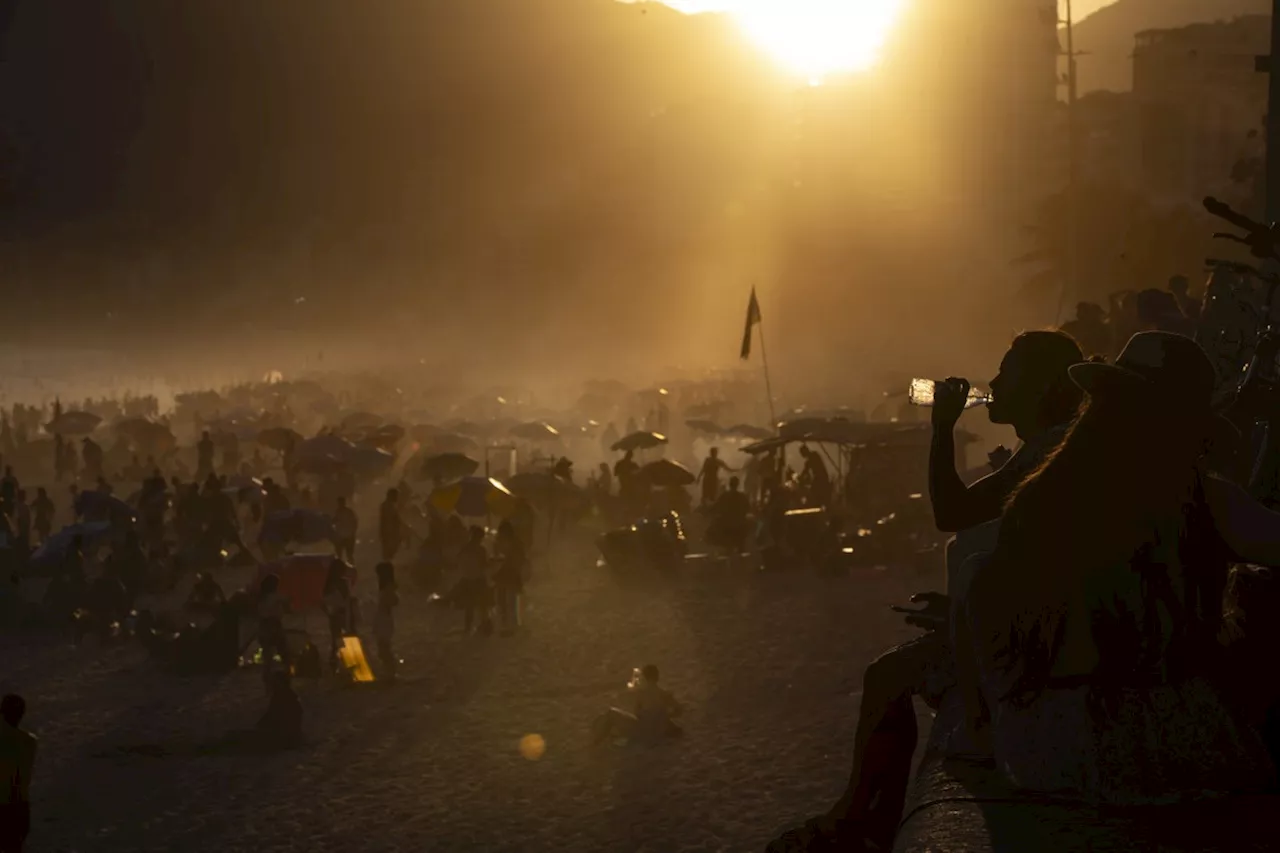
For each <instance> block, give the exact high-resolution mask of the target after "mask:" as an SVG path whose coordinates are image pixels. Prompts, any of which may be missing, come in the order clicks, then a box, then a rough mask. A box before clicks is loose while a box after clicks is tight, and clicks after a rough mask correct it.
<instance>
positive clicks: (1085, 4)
mask: <svg viewBox="0 0 1280 853" xmlns="http://www.w3.org/2000/svg"><path fill="white" fill-rule="evenodd" d="M662 2H664V3H666V5H668V6H674V7H675V8H677V9H682V10H684V11H686V12H716V11H726V10H735V9H743V8H745V7H752V8H759V7H768V8H770V9H771V10H772V9H776V10H779V11H781V10H783V9H784V8H787V9H792V8H796V7H800V6H804V5H805V3H804V2H803V0H662ZM836 2H840V3H841V5H848V6H877V5H884V4H885V2H886V0H836ZM889 2H892V0H889ZM1113 2H1114V0H1073V2H1072V4H1071V7H1072V9H1071V11H1072V14H1073V15H1075V17H1076V18H1077V19H1079V18H1083V17H1085V16H1086V15H1090V14H1092V13H1094V12H1096V11H1097V10H1098V9H1101V8H1102V7H1103V6H1109V5H1110V4H1111V3H1113ZM811 5H812V4H811ZM819 5H821V4H819ZM827 5H832V6H834V5H835V3H829V4H827ZM1058 5H1059V7H1060V8H1061V9H1062V10H1063V13H1064V14H1065V12H1066V0H1058Z"/></svg>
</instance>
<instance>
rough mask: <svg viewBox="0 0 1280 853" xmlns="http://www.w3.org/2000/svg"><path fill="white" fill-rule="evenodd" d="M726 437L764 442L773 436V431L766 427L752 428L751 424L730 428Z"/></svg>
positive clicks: (726, 432)
mask: <svg viewBox="0 0 1280 853" xmlns="http://www.w3.org/2000/svg"><path fill="white" fill-rule="evenodd" d="M724 433H725V435H732V436H734V437H736V438H747V439H750V440H751V441H764V440H765V439H766V438H771V437H772V436H773V431H772V430H769V429H765V428H764V427H758V426H752V425H751V424H738V425H737V426H732V427H729V428H728V429H727V430H725V431H724Z"/></svg>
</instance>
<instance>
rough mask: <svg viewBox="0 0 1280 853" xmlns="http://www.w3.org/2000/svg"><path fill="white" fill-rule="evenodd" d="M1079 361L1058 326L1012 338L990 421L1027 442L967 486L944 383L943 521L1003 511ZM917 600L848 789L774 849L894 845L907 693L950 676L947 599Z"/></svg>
mask: <svg viewBox="0 0 1280 853" xmlns="http://www.w3.org/2000/svg"><path fill="white" fill-rule="evenodd" d="M1081 361H1083V357H1082V355H1081V353H1080V348H1079V346H1078V345H1077V344H1076V343H1075V341H1073V340H1072V339H1071V338H1070V337H1069V336H1068V335H1066V334H1064V333H1062V332H1052V331H1036V332H1027V333H1024V334H1022V335H1019V336H1018V337H1017V338H1015V339H1014V341H1013V344H1012V345H1011V346H1010V347H1009V351H1008V352H1007V353H1006V355H1005V357H1004V359H1003V360H1002V361H1001V363H1000V371H999V374H998V375H997V376H996V378H995V379H993V380H992V381H991V388H992V397H993V400H992V404H991V405H990V406H988V409H987V416H988V417H989V418H990V420H991V422H992V423H996V424H1002V425H1008V426H1012V427H1013V428H1014V431H1015V432H1016V433H1017V434H1018V436H1019V438H1021V439H1022V441H1023V444H1022V446H1021V447H1020V448H1019V450H1018V452H1017V453H1015V454H1014V455H1013V457H1012V458H1010V459H1009V461H1008V462H1006V463H1005V465H1004V466H1003V467H1002V468H1001V469H1000V470H999V471H996V472H995V473H993V474H990V475H988V476H987V477H985V478H983V479H982V480H979V481H978V482H977V483H974V484H973V485H972V486H969V487H967V488H966V486H965V485H964V483H963V481H962V480H961V479H960V475H959V474H958V473H956V453H955V438H954V429H955V425H956V423H957V422H958V421H959V419H960V415H961V413H962V412H963V411H964V407H965V401H966V399H967V397H968V394H969V383H968V382H966V381H964V380H962V379H950V380H947V381H946V382H944V383H938V386H937V388H936V389H935V396H934V410H933V429H934V434H933V444H932V446H931V448H930V454H929V468H930V490H929V491H930V497H931V499H932V502H933V512H934V518H935V520H936V521H937V525H938V527H939V529H941V530H944V531H947V532H956V531H960V530H965V529H966V528H974V527H975V526H977V525H981V524H984V523H986V522H990V521H993V520H994V519H997V518H999V516H1000V513H1001V511H1002V509H1003V507H1004V503H1005V501H1006V500H1008V498H1009V495H1010V494H1012V493H1013V491H1014V489H1016V488H1017V486H1018V483H1019V482H1021V480H1022V479H1024V478H1025V477H1026V476H1027V475H1029V474H1030V473H1031V472H1032V471H1034V470H1035V468H1036V467H1037V466H1038V465H1039V464H1040V463H1041V462H1043V460H1044V459H1045V458H1046V456H1048V454H1049V453H1050V452H1051V451H1052V450H1053V448H1054V447H1055V446H1056V445H1057V443H1058V442H1060V441H1061V439H1062V436H1063V435H1064V434H1065V433H1066V430H1067V425H1068V424H1069V423H1070V421H1071V420H1072V418H1073V417H1074V416H1075V414H1076V412H1077V411H1078V410H1079V407H1080V401H1081V399H1082V396H1083V395H1082V394H1081V392H1080V390H1079V388H1078V387H1077V386H1076V385H1075V384H1074V383H1072V382H1071V380H1070V376H1069V374H1068V370H1069V368H1070V367H1071V366H1072V365H1075V364H1078V363H1080V362H1081ZM961 538H963V537H961ZM958 552H959V549H957V548H956V547H955V546H954V545H953V548H952V549H951V551H950V552H949V554H948V560H949V569H954V568H958V567H953V566H951V565H950V560H951V559H952V555H953V554H957V553H958ZM957 559H958V557H957ZM913 600H915V601H916V602H917V603H924V604H926V608H925V611H924V612H923V613H922V614H921V615H920V616H917V617H915V619H914V620H913V619H909V620H908V621H912V622H913V624H917V625H928V626H929V627H931V628H933V629H934V630H930V631H929V632H928V633H926V634H925V636H923V637H921V638H919V639H917V640H913V641H911V642H909V643H906V644H904V645H901V646H898V647H897V648H894V649H891V650H890V651H888V652H886V653H885V654H883V655H881V656H880V657H879V658H877V659H876V660H875V661H873V662H872V663H871V665H870V666H868V667H867V670H866V673H865V674H864V675H863V693H862V703H861V710H860V713H859V716H858V725H857V731H856V733H855V736H854V754H853V763H852V767H851V768H850V773H849V782H848V785H847V786H846V788H845V792H844V794H843V795H842V796H841V798H840V800H839V801H838V802H837V803H836V805H835V806H833V807H832V809H831V810H830V811H829V812H828V813H827V814H826V815H823V816H822V817H820V818H816V819H814V820H811V821H810V822H809V823H808V824H807V825H806V826H805V827H804V828H803V829H801V830H796V831H793V832H792V833H788V835H787V836H784V837H783V838H782V839H779V840H778V842H775V846H774V847H773V848H771V849H776V850H789V849H794V848H795V845H796V843H797V842H798V843H799V848H800V849H806V850H822V849H845V847H848V848H849V849H858V848H857V846H856V845H859V844H864V843H865V842H867V841H871V842H873V843H876V844H878V845H880V846H881V847H887V846H888V845H890V844H891V843H892V839H893V835H894V833H895V832H896V831H897V827H898V822H899V820H900V818H901V812H902V805H903V802H904V800H905V797H906V788H907V782H908V779H909V776H910V773H911V759H912V756H913V754H914V752H915V747H916V743H917V737H918V732H917V726H916V716H915V710H914V708H913V707H912V701H911V697H912V695H913V694H915V693H917V692H922V693H926V694H928V695H927V697H926V698H932V699H934V700H935V701H936V700H937V699H938V698H940V695H941V693H942V692H943V691H945V690H946V689H948V688H949V686H950V684H951V683H952V682H953V680H954V675H953V666H952V656H951V649H950V643H949V632H948V631H947V628H946V614H947V613H948V611H949V604H948V602H947V599H946V597H945V596H941V595H936V594H933V595H927V596H916V597H913ZM921 616H922V617H925V618H923V619H922V618H921ZM797 836H798V838H797ZM788 845H791V846H788ZM832 845H835V846H834V847H833V846H832Z"/></svg>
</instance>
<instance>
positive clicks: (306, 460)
mask: <svg viewBox="0 0 1280 853" xmlns="http://www.w3.org/2000/svg"><path fill="white" fill-rule="evenodd" d="M293 469H294V470H295V471H297V472H298V473H299V474H315V475H316V476H317V477H330V476H333V475H335V474H341V473H342V472H343V471H345V470H347V464H346V462H345V461H344V460H343V459H342V458H341V457H339V456H336V455H334V454H332V453H329V454H325V455H323V456H320V455H316V454H312V455H309V456H304V457H302V458H301V459H299V460H298V461H297V462H295V463H294V465H293Z"/></svg>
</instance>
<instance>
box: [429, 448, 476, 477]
mask: <svg viewBox="0 0 1280 853" xmlns="http://www.w3.org/2000/svg"><path fill="white" fill-rule="evenodd" d="M479 467H480V463H479V462H477V461H476V460H474V459H472V458H471V457H470V456H467V455H466V454H465V453H437V454H436V455H435V456H428V457H427V458H426V459H424V460H422V463H421V464H420V465H419V466H418V472H419V475H420V476H421V477H422V479H424V480H437V479H438V480H457V479H460V478H462V477H470V476H471V475H472V474H474V473H475V472H476V469H478V468H479Z"/></svg>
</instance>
